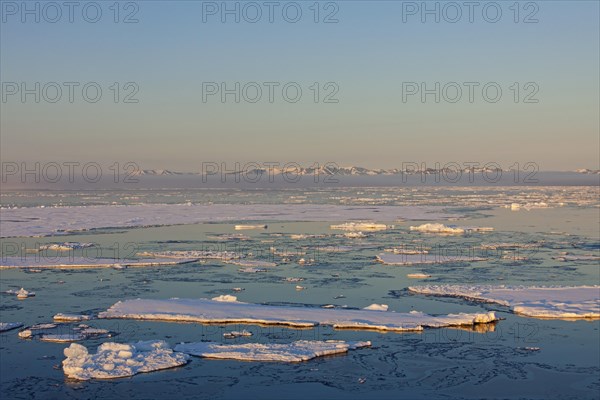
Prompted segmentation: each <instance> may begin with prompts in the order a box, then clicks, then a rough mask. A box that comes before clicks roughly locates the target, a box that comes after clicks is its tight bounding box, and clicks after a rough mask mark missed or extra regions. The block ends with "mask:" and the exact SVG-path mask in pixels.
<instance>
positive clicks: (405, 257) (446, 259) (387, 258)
mask: <svg viewBox="0 0 600 400" xmlns="http://www.w3.org/2000/svg"><path fill="white" fill-rule="evenodd" d="M375 257H376V259H377V261H379V262H380V263H383V264H387V265H413V264H443V263H451V262H475V261H485V260H486V259H485V258H481V257H466V256H446V255H436V254H394V253H380V254H378V255H377V256H375Z"/></svg>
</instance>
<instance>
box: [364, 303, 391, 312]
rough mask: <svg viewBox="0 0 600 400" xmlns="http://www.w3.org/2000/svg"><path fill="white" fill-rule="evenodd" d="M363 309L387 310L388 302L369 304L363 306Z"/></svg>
mask: <svg viewBox="0 0 600 400" xmlns="http://www.w3.org/2000/svg"><path fill="white" fill-rule="evenodd" d="M363 310H371V311H387V310H388V305H387V304H375V303H373V304H371V305H370V306H367V307H365V308H363Z"/></svg>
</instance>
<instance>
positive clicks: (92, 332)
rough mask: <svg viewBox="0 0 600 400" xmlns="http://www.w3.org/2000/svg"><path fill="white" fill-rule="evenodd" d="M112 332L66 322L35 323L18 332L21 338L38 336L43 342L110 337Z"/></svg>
mask: <svg viewBox="0 0 600 400" xmlns="http://www.w3.org/2000/svg"><path fill="white" fill-rule="evenodd" d="M113 335H114V332H111V331H109V330H107V329H100V328H93V327H91V326H89V325H85V324H79V325H77V326H71V325H66V324H37V325H32V326H30V327H28V328H26V329H23V330H21V331H20V332H19V337H20V338H21V339H32V338H38V339H39V340H41V341H43V342H78V341H80V340H86V339H90V338H94V339H97V338H105V337H111V336H113Z"/></svg>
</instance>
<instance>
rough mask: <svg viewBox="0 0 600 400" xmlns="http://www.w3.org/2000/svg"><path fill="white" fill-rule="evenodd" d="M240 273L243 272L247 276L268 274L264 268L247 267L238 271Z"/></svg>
mask: <svg viewBox="0 0 600 400" xmlns="http://www.w3.org/2000/svg"><path fill="white" fill-rule="evenodd" d="M238 271H239V272H243V273H245V274H256V273H258V272H267V270H266V269H264V268H255V267H245V268H240V269H238Z"/></svg>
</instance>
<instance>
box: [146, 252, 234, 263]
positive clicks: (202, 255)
mask: <svg viewBox="0 0 600 400" xmlns="http://www.w3.org/2000/svg"><path fill="white" fill-rule="evenodd" d="M137 255H138V256H139V257H156V258H175V259H196V260H227V261H228V260H236V259H240V258H243V257H244V255H243V254H240V253H236V252H233V251H217V250H168V251H144V252H139V253H137Z"/></svg>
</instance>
